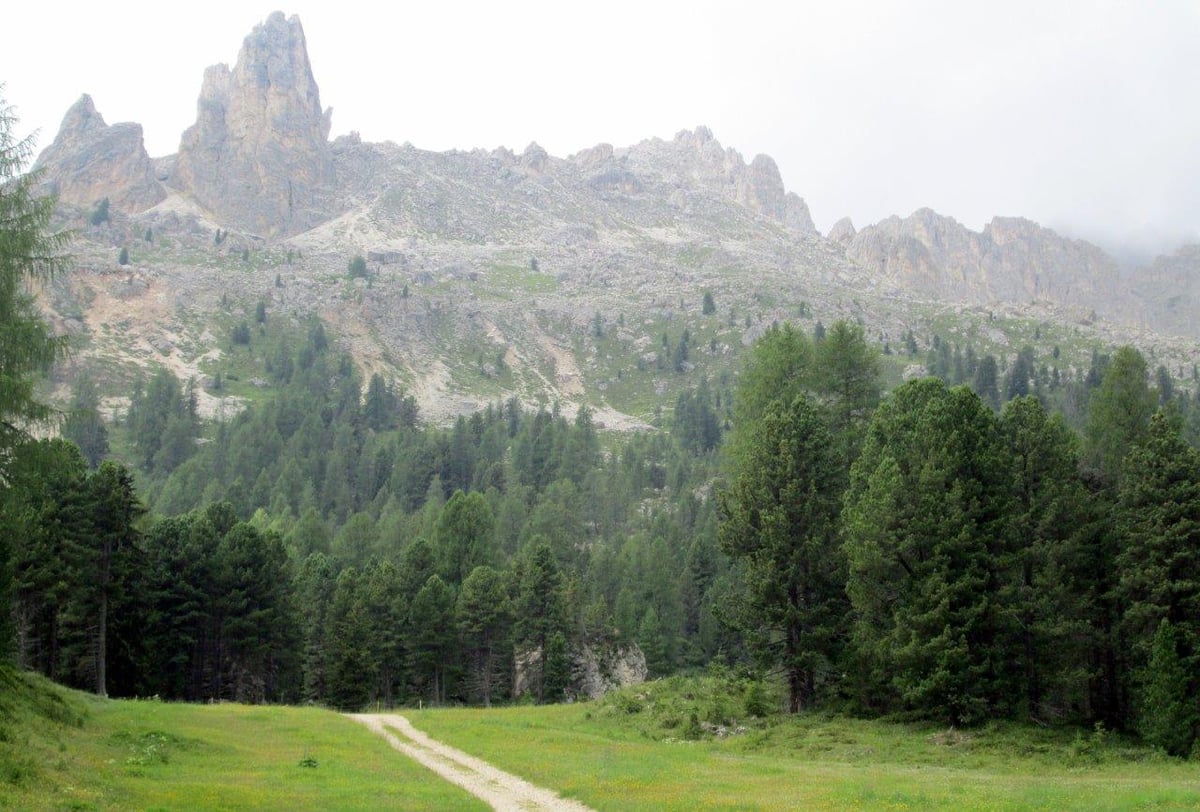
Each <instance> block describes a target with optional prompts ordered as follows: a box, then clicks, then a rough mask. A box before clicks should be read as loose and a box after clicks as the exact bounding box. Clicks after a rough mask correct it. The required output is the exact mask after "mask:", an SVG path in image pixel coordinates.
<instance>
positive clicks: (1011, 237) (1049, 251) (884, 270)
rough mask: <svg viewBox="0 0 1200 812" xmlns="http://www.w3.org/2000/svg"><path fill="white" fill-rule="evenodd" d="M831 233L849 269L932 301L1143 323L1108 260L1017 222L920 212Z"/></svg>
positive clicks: (1079, 244)
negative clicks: (978, 222) (973, 224)
mask: <svg viewBox="0 0 1200 812" xmlns="http://www.w3.org/2000/svg"><path fill="white" fill-rule="evenodd" d="M835 230H836V234H835V233H834V232H831V233H830V238H831V239H834V240H835V241H836V242H838V243H839V244H844V245H845V246H846V255H847V257H849V258H850V259H851V260H853V261H854V262H855V263H857V264H859V265H861V266H862V267H864V268H866V269H867V270H869V271H872V272H874V273H877V274H879V275H880V276H883V277H886V278H889V279H892V280H894V281H896V282H897V283H898V284H900V285H901V286H903V287H905V288H907V289H909V290H912V291H914V292H917V293H920V294H924V295H926V296H929V297H931V298H940V299H945V300H950V301H959V302H967V303H971V304H980V305H986V304H989V303H992V302H1009V303H1014V304H1032V303H1035V302H1053V303H1058V304H1061V305H1066V306H1070V307H1072V308H1076V309H1083V310H1088V311H1094V312H1095V313H1097V314H1099V315H1102V316H1105V317H1108V318H1111V319H1115V320H1127V321H1133V322H1142V321H1144V319H1145V313H1144V312H1143V311H1142V309H1141V308H1140V307H1139V306H1138V302H1137V300H1136V299H1135V297H1134V296H1133V291H1132V290H1130V289H1127V288H1125V287H1124V286H1123V283H1122V281H1121V278H1120V270H1119V269H1118V267H1117V264H1116V262H1115V261H1114V260H1113V259H1112V258H1111V257H1109V256H1108V255H1107V254H1105V253H1104V252H1103V251H1102V250H1100V249H1099V248H1097V247H1096V246H1094V245H1092V244H1090V243H1087V242H1083V241H1082V240H1069V239H1066V238H1064V237H1062V236H1060V235H1058V234H1056V233H1055V232H1054V231H1051V230H1050V229H1048V228H1042V227H1041V226H1039V225H1038V224H1037V223H1034V222H1031V221H1029V220H1025V219H1022V218H1019V217H997V218H995V219H993V220H992V221H991V222H990V223H988V224H987V225H986V226H984V228H983V231H981V232H975V231H971V230H970V229H968V228H966V227H965V226H963V225H961V224H960V223H958V222H957V221H956V220H954V219H953V218H951V217H944V216H942V215H940V214H938V213H937V212H934V211H931V210H930V209H920V210H919V211H916V212H914V213H913V214H912V215H910V216H909V217H906V218H904V219H901V218H899V217H889V218H888V219H886V220H883V221H882V222H880V223H877V224H876V225H873V226H868V227H866V228H864V229H862V230H861V231H859V232H857V233H854V231H853V226H851V225H849V223H845V224H842V223H839V224H838V226H836V227H835Z"/></svg>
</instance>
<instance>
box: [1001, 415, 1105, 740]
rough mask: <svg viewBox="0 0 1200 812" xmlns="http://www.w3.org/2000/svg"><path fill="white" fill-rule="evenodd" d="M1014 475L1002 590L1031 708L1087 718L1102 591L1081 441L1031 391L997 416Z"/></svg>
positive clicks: (1033, 713) (1048, 714)
mask: <svg viewBox="0 0 1200 812" xmlns="http://www.w3.org/2000/svg"><path fill="white" fill-rule="evenodd" d="M1000 431H1001V433H1002V435H1003V438H1004V442H1005V444H1006V445H1007V448H1008V454H1009V466H1010V470H1011V471H1012V475H1013V480H1014V484H1015V491H1014V497H1015V500H1016V501H1015V503H1014V506H1013V515H1012V529H1013V545H1014V546H1013V555H1014V556H1015V557H1014V559H1013V562H1012V563H1013V565H1014V566H1015V567H1016V568H1018V571H1019V576H1018V578H1017V580H1016V581H1015V582H1013V583H1012V584H1010V588H1011V590H1012V591H1011V592H1004V593H1003V594H1002V598H1003V599H1004V600H1005V601H1011V602H1012V604H1013V607H1014V610H1015V615H1014V619H1015V620H1016V622H1017V624H1018V635H1019V645H1020V655H1019V656H1020V662H1021V669H1020V671H1021V675H1022V683H1023V694H1024V704H1025V712H1026V713H1027V714H1028V715H1030V716H1033V717H1035V718H1038V717H1043V716H1045V717H1050V718H1053V717H1054V716H1055V715H1061V714H1063V713H1064V712H1067V713H1069V714H1070V715H1072V716H1075V717H1078V718H1083V717H1084V715H1085V708H1086V707H1087V699H1088V697H1087V688H1088V686H1087V682H1086V680H1085V679H1084V678H1083V677H1084V676H1085V671H1084V669H1083V668H1081V664H1082V663H1086V662H1088V660H1089V658H1090V657H1091V653H1092V652H1093V651H1095V650H1097V649H1098V648H1100V647H1101V644H1102V642H1103V641H1102V639H1101V638H1100V637H1099V636H1098V630H1097V628H1096V626H1098V625H1099V624H1097V623H1094V621H1095V620H1096V619H1097V618H1098V617H1099V614H1098V613H1099V612H1100V602H1101V598H1102V597H1103V596H1102V595H1101V594H1100V593H1099V591H1098V589H1097V588H1095V587H1090V588H1089V587H1088V586H1086V585H1088V584H1090V583H1092V582H1093V581H1094V577H1093V572H1094V570H1095V569H1096V567H1097V563H1098V562H1097V561H1096V552H1097V550H1096V548H1095V545H1093V544H1092V541H1093V539H1092V537H1091V535H1090V534H1089V532H1088V530H1089V525H1090V523H1091V522H1092V517H1093V513H1094V509H1093V506H1092V503H1091V502H1090V501H1089V498H1088V494H1087V492H1086V488H1085V486H1084V482H1083V480H1082V478H1081V477H1080V475H1079V464H1078V460H1079V452H1078V445H1079V443H1078V440H1077V438H1076V437H1075V436H1074V435H1073V434H1072V433H1071V432H1070V430H1069V429H1068V428H1067V427H1066V425H1065V424H1064V422H1063V421H1062V419H1061V418H1059V417H1057V416H1051V415H1049V414H1047V413H1046V411H1045V409H1044V408H1043V407H1042V405H1041V403H1040V402H1039V401H1038V400H1037V399H1036V398H1033V397H1031V396H1026V397H1023V398H1018V399H1016V400H1013V401H1010V402H1009V403H1007V404H1006V405H1005V407H1004V410H1003V412H1002V413H1001V415H1000Z"/></svg>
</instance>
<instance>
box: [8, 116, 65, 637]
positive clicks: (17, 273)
mask: <svg viewBox="0 0 1200 812" xmlns="http://www.w3.org/2000/svg"><path fill="white" fill-rule="evenodd" d="M16 122H17V119H16V116H15V115H14V114H13V111H12V108H11V107H9V106H8V105H7V104H6V103H5V101H4V100H3V99H2V98H0V451H6V450H7V449H9V448H11V446H12V445H13V444H14V443H16V442H17V441H18V440H19V439H20V438H21V437H22V436H23V435H24V433H25V432H24V428H23V427H25V426H27V425H29V424H30V423H36V422H40V421H43V420H45V419H46V418H47V417H49V410H48V409H47V408H46V407H45V406H44V405H43V404H41V403H39V402H38V399H37V398H36V397H35V395H34V376H35V375H37V374H38V373H41V372H43V371H45V370H47V369H49V367H50V365H51V364H53V363H54V362H55V361H56V360H58V359H59V358H61V357H62V356H63V354H64V352H65V350H66V343H65V339H63V338H56V337H54V336H52V335H51V334H50V328H49V325H47V323H46V322H45V321H44V320H43V319H42V317H41V312H40V311H39V310H38V308H37V304H36V302H35V301H34V299H33V296H32V295H30V293H29V285H30V284H31V283H34V282H44V281H47V280H48V279H50V278H51V277H52V276H54V275H55V274H56V273H57V272H59V271H61V270H64V269H65V268H66V266H67V257H66V256H65V255H64V253H63V252H64V251H65V249H66V245H67V241H68V237H67V235H66V234H64V233H55V232H52V231H51V230H50V229H51V218H52V216H53V214H54V199H53V198H50V197H42V198H39V197H36V196H35V193H34V190H35V189H36V188H37V185H38V183H39V182H40V180H41V175H40V173H38V172H28V173H23V169H24V166H25V163H26V162H27V161H28V160H29V158H30V156H31V154H32V153H33V140H32V136H29V137H27V138H25V139H22V140H20V141H18V140H15V138H14V137H13V128H14V127H15V125H16ZM0 465H3V463H2V462H0ZM0 609H3V607H0ZM0 645H2V644H0Z"/></svg>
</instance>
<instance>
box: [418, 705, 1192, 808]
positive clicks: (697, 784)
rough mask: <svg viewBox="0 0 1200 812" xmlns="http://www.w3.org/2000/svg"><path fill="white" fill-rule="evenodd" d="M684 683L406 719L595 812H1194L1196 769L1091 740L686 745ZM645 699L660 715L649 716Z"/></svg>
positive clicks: (935, 737) (763, 733) (797, 722)
mask: <svg viewBox="0 0 1200 812" xmlns="http://www.w3.org/2000/svg"><path fill="white" fill-rule="evenodd" d="M679 685H685V686H688V687H685V688H683V689H682V697H681V689H680V687H679ZM694 685H695V683H680V684H677V685H676V686H674V687H672V686H670V685H668V686H666V687H665V688H664V687H662V686H660V685H659V684H657V683H654V684H651V685H649V686H646V687H645V688H644V689H642V690H640V691H635V692H632V693H631V692H626V696H625V697H618V698H615V699H613V700H606V701H604V702H602V703H600V704H595V703H588V704H581V705H560V706H553V707H542V708H519V707H518V708H503V709H496V710H491V711H478V710H453V709H447V710H426V711H419V712H409V713H408V714H407V715H408V717H409V718H410V719H411V720H412V721H413V723H414V724H415V725H416V726H417V727H418V728H420V729H422V730H424V731H425V732H426V733H428V734H430V735H431V736H433V737H435V738H438V739H441V740H442V741H445V742H447V743H448V744H451V745H453V746H455V747H459V748H462V749H464V750H468V751H469V752H471V753H473V754H474V755H477V756H479V757H482V758H485V759H487V760H489V761H491V762H492V763H494V764H495V765H496V766H498V767H500V768H501V769H505V770H508V771H510V772H515V773H517V774H518V775H521V776H523V777H524V778H526V779H527V780H529V781H532V782H534V783H536V784H541V785H543V786H546V787H550V788H552V789H556V790H558V791H560V792H563V793H565V794H569V795H570V796H571V797H574V798H578V799H580V800H582V801H584V802H585V803H588V804H590V805H592V806H594V807H596V808H597V809H604V810H651V809H678V810H690V809H837V810H843V809H889V810H898V809H903V810H925V809H955V810H961V809H986V810H1008V809H1011V810H1018V809H1020V810H1024V809H1054V810H1068V809H1078V810H1126V809H1154V810H1165V809H1179V810H1184V809H1188V810H1196V809H1200V763H1196V762H1194V761H1193V762H1188V763H1184V762H1179V761H1175V760H1171V759H1167V758H1165V757H1162V756H1159V755H1157V754H1156V753H1154V752H1152V751H1149V750H1147V749H1145V748H1142V747H1139V746H1134V745H1131V744H1129V743H1128V742H1124V741H1121V740H1120V739H1118V738H1116V737H1113V736H1111V735H1106V734H1103V733H1102V732H1101V733H1091V734H1083V733H1079V732H1074V731H1052V730H1041V729H1037V728H1030V727H1025V726H990V727H987V728H984V729H982V730H977V731H967V732H964V731H955V730H946V729H945V728H938V727H936V726H930V725H900V724H890V723H882V722H870V721H863V720H856V719H847V718H844V717H827V716H822V715H804V716H801V717H798V718H795V719H782V720H780V719H776V720H775V721H773V722H772V721H767V722H764V723H761V724H758V725H752V726H751V729H749V730H748V731H746V732H745V733H743V734H740V735H734V736H729V737H726V738H715V737H708V736H702V738H701V740H698V741H693V740H688V739H686V738H684V737H682V735H681V734H683V733H684V732H685V729H686V725H687V722H686V721H684V722H683V723H682V724H677V723H678V722H679V717H682V719H683V720H687V719H689V718H690V713H691V711H689V710H688V707H687V702H688V701H693V702H694V704H693V708H694V709H695V710H697V711H698V712H699V713H698V715H699V717H700V718H701V719H703V717H704V715H705V712H706V710H711V707H712V698H711V697H705V696H701V695H700V694H701V693H702V691H696V690H694V688H693V687H692V686H694ZM656 694H657V695H656ZM683 697H687V698H683ZM719 703H720V699H718V704H719ZM656 705H657V706H668V707H669V709H668V710H667V711H666V713H665V714H659V715H656V714H655V706H656ZM672 715H673V716H675V717H676V719H675V721H670V720H669V719H668V727H666V728H664V727H663V721H664V719H665V718H667V717H670V716H672Z"/></svg>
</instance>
